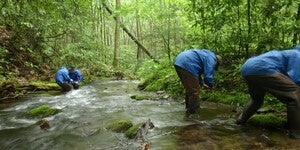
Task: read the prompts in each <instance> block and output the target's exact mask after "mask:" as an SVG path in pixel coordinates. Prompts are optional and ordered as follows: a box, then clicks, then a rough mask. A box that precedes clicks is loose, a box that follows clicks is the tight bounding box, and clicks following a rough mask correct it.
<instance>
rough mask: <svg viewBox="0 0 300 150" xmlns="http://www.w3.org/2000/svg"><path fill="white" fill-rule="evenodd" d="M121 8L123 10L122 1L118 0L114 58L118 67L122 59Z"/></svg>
mask: <svg viewBox="0 0 300 150" xmlns="http://www.w3.org/2000/svg"><path fill="white" fill-rule="evenodd" d="M120 10H121V1H120V0H116V13H115V20H116V24H115V42H114V58H113V66H114V67H118V66H119V61H120V39H121V38H120V24H121V19H120Z"/></svg>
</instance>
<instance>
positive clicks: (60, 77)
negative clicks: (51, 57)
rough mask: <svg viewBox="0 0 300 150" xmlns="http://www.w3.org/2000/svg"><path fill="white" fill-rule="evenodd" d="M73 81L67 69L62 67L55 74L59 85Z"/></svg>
mask: <svg viewBox="0 0 300 150" xmlns="http://www.w3.org/2000/svg"><path fill="white" fill-rule="evenodd" d="M70 80H71V79H70V77H69V71H68V69H67V68H66V67H61V68H59V70H58V71H57V72H56V74H55V82H56V83H57V84H62V83H67V82H69V81H70Z"/></svg>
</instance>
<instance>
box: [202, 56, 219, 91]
mask: <svg viewBox="0 0 300 150" xmlns="http://www.w3.org/2000/svg"><path fill="white" fill-rule="evenodd" d="M203 63H204V71H203V75H204V83H205V84H207V85H208V86H209V87H213V86H214V67H215V63H216V62H215V60H214V59H212V58H210V57H207V58H206V59H205V61H204V62H203Z"/></svg>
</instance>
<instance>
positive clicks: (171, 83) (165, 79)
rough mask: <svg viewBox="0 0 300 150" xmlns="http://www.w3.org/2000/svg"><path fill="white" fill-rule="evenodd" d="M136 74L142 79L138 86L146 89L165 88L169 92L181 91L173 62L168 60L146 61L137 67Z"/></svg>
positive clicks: (156, 89)
mask: <svg viewBox="0 0 300 150" xmlns="http://www.w3.org/2000/svg"><path fill="white" fill-rule="evenodd" d="M138 76H139V77H141V78H142V80H143V82H141V84H140V85H139V86H140V87H143V88H145V89H146V90H147V91H159V90H166V91H168V92H170V93H183V87H182V86H181V84H180V80H179V78H178V76H177V74H176V71H175V69H174V67H173V64H170V62H168V61H164V62H161V63H160V64H158V63H155V62H153V61H148V62H146V63H145V64H144V65H143V67H141V68H140V69H139V71H138Z"/></svg>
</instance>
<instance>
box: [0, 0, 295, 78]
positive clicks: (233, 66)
mask: <svg viewBox="0 0 300 150" xmlns="http://www.w3.org/2000/svg"><path fill="white" fill-rule="evenodd" d="M0 7H1V14H0V33H1V34H0V80H7V79H11V78H17V79H22V80H29V79H38V80H53V75H54V73H55V71H56V70H57V69H58V68H59V67H60V66H75V67H77V68H80V69H81V70H82V71H83V72H84V74H85V75H86V76H87V77H89V76H98V77H109V76H112V75H113V72H115V71H118V70H121V71H122V72H124V73H125V74H129V75H130V76H134V75H135V74H136V71H137V70H138V69H139V68H140V67H142V65H143V64H144V62H147V61H148V60H155V61H157V62H168V63H167V65H169V66H172V61H173V59H174V57H175V56H176V55H177V54H178V53H179V52H181V51H183V50H185V49H190V48H199V49H204V48H205V49H210V50H212V51H214V52H216V53H218V54H221V55H222V56H223V58H224V62H223V63H224V64H225V65H224V66H226V67H227V68H228V70H230V71H229V72H227V74H226V75H227V76H229V77H232V76H235V75H239V69H240V65H241V63H242V62H243V61H244V59H246V58H248V57H251V56H253V55H257V54H260V53H263V52H266V51H269V50H271V49H289V48H293V47H294V46H295V45H297V44H298V43H299V39H300V33H299V32H300V21H299V20H300V2H299V1H293V0H285V1H282V0H280V1H275V0H261V1H250V0H236V1H231V0H206V1H202V0H124V1H123V0H122V1H121V0H116V1H105V0H79V1H74V0H48V1H41V0H35V1H28V0H24V1H20V0H17V1H15V0H3V1H1V2H0ZM146 65H147V64H146ZM223 78H225V77H223ZM220 80H222V78H221V79H220Z"/></svg>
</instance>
